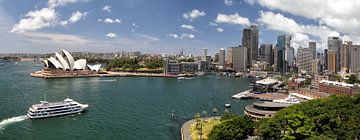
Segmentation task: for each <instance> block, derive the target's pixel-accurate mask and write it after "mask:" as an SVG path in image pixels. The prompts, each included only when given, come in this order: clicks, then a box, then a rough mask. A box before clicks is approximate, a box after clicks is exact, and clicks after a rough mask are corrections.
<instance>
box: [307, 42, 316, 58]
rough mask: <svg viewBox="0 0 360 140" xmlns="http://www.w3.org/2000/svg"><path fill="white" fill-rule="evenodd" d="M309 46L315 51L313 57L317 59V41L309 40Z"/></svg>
mask: <svg viewBox="0 0 360 140" xmlns="http://www.w3.org/2000/svg"><path fill="white" fill-rule="evenodd" d="M309 48H310V49H311V51H312V53H313V59H316V42H312V41H310V42H309Z"/></svg>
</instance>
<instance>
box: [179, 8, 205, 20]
mask: <svg viewBox="0 0 360 140" xmlns="http://www.w3.org/2000/svg"><path fill="white" fill-rule="evenodd" d="M205 15H206V13H205V12H204V11H199V10H198V9H194V10H192V11H188V12H187V13H184V14H183V17H184V18H185V19H188V20H190V21H193V20H194V19H196V18H198V17H201V16H205Z"/></svg>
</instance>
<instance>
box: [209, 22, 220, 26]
mask: <svg viewBox="0 0 360 140" xmlns="http://www.w3.org/2000/svg"><path fill="white" fill-rule="evenodd" d="M209 25H210V26H218V24H216V23H215V22H212V21H210V22H209Z"/></svg>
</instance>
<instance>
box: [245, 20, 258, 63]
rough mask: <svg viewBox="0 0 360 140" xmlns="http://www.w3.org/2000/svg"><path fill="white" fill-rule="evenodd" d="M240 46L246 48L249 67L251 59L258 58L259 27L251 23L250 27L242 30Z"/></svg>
mask: <svg viewBox="0 0 360 140" xmlns="http://www.w3.org/2000/svg"><path fill="white" fill-rule="evenodd" d="M242 46H243V47H246V48H247V51H248V52H247V55H248V56H247V58H248V60H247V61H248V62H247V63H248V67H250V66H251V63H252V61H253V60H257V59H258V48H259V29H258V27H257V25H251V26H250V28H245V29H244V30H243V38H242Z"/></svg>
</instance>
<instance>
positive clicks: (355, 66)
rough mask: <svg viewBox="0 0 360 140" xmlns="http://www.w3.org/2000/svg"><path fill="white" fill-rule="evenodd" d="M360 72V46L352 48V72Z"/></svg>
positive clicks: (352, 46)
mask: <svg viewBox="0 0 360 140" xmlns="http://www.w3.org/2000/svg"><path fill="white" fill-rule="evenodd" d="M359 70H360V45H351V46H350V71H351V72H355V73H357V72H358V71H359Z"/></svg>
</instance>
